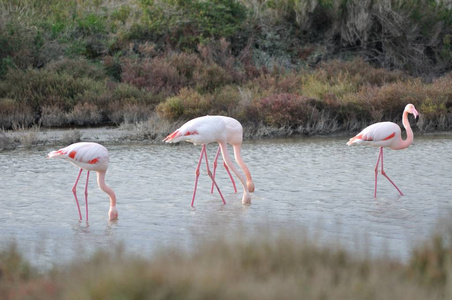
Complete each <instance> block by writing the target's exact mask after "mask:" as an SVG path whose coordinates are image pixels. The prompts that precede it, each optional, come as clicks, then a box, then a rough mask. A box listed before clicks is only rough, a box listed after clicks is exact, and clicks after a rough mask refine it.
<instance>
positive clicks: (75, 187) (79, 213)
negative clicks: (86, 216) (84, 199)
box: [72, 169, 83, 220]
mask: <svg viewBox="0 0 452 300" xmlns="http://www.w3.org/2000/svg"><path fill="white" fill-rule="evenodd" d="M82 171H83V169H80V172H79V173H78V176H77V179H76V180H75V183H74V186H73V187H72V193H73V194H74V198H75V203H77V208H78V215H79V217H80V220H81V219H82V213H81V212H80V204H79V203H78V199H77V184H78V180H79V179H80V175H82Z"/></svg>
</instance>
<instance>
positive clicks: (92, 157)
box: [47, 142, 109, 171]
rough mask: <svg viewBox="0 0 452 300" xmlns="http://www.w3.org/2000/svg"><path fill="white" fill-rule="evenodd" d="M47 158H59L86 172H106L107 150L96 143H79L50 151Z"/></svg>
mask: <svg viewBox="0 0 452 300" xmlns="http://www.w3.org/2000/svg"><path fill="white" fill-rule="evenodd" d="M47 157H48V158H60V159H64V160H67V161H69V162H70V163H71V164H73V165H75V166H77V167H79V168H81V169H84V170H87V171H107V168H108V162H109V156H108V150H107V148H105V147H104V146H102V145H100V144H97V143H89V142H80V143H75V144H72V145H69V146H67V147H65V148H62V149H60V150H56V151H52V152H50V153H49V154H48V155H47Z"/></svg>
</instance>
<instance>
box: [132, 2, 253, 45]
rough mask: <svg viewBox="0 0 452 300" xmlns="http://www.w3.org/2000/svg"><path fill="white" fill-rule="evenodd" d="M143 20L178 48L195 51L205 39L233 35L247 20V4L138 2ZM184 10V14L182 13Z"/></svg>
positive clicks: (153, 30) (150, 29) (155, 35)
mask: <svg viewBox="0 0 452 300" xmlns="http://www.w3.org/2000/svg"><path fill="white" fill-rule="evenodd" d="M138 5H139V8H140V10H141V11H142V12H143V15H142V18H141V22H142V23H143V24H145V26H146V28H147V30H148V31H149V32H150V33H151V34H152V35H153V36H154V40H157V39H159V38H158V37H160V39H161V40H164V41H166V42H170V44H171V45H172V47H174V48H176V49H182V50H188V51H189V52H190V51H193V50H196V47H197V45H198V44H199V43H202V42H203V41H204V40H205V39H207V40H208V39H215V38H219V37H226V38H227V37H230V36H232V35H234V34H236V33H237V32H238V31H239V30H240V29H241V28H242V26H243V25H242V24H243V23H244V21H245V19H246V16H247V12H246V7H245V6H244V5H243V4H241V3H240V2H237V1H234V0H209V1H198V0H189V1H168V0H164V1H159V2H156V1H149V0H140V1H138ZM180 12H183V13H180Z"/></svg>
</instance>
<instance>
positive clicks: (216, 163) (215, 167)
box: [210, 147, 220, 194]
mask: <svg viewBox="0 0 452 300" xmlns="http://www.w3.org/2000/svg"><path fill="white" fill-rule="evenodd" d="M219 155H220V147H218V150H217V155H215V159H214V161H213V172H212V173H213V178H214V179H215V173H216V171H217V165H218V156H219ZM213 186H214V184H213V181H212V187H211V188H210V193H211V194H212V193H213Z"/></svg>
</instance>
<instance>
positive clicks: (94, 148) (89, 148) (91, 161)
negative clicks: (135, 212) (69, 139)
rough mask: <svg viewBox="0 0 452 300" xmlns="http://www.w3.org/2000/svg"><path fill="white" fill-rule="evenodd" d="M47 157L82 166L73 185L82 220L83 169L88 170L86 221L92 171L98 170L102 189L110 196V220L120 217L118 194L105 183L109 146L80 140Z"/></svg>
mask: <svg viewBox="0 0 452 300" xmlns="http://www.w3.org/2000/svg"><path fill="white" fill-rule="evenodd" d="M47 158H60V159H64V160H67V161H69V162H70V163H72V164H73V165H75V166H77V167H79V168H80V172H79V173H78V176H77V179H76V180H75V183H74V186H73V187H72V193H73V194H74V198H75V202H76V203H77V208H78V214H79V217H80V220H82V213H81V211H80V204H79V202H78V198H77V184H78V181H79V179H80V175H81V174H82V171H83V170H86V171H87V174H86V185H85V207H86V222H88V181H89V173H90V171H96V173H97V184H98V185H99V187H100V189H101V190H102V191H104V192H105V193H107V195H108V196H109V197H110V210H109V211H108V218H109V220H116V219H117V218H118V210H117V208H116V195H115V193H114V192H113V190H112V189H111V188H110V187H109V186H107V185H106V184H105V173H106V172H107V169H108V162H109V156H108V150H107V148H105V147H104V146H102V145H100V144H97V143H90V142H80V143H75V144H72V145H69V146H67V147H66V148H62V149H59V150H56V151H52V152H50V153H49V154H48V155H47Z"/></svg>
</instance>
